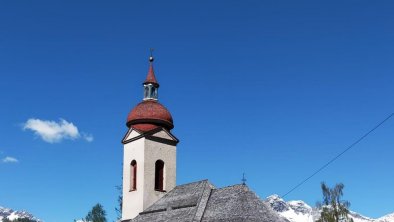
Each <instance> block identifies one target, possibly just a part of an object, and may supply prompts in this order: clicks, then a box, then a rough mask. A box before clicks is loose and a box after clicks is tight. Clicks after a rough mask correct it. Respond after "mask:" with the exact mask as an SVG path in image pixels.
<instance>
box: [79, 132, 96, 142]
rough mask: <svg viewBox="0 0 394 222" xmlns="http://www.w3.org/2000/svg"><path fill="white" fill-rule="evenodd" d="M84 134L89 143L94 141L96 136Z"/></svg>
mask: <svg viewBox="0 0 394 222" xmlns="http://www.w3.org/2000/svg"><path fill="white" fill-rule="evenodd" d="M82 135H83V138H84V139H85V140H86V141H88V142H89V143H90V142H93V140H94V137H93V135H92V134H86V133H83V134H82Z"/></svg>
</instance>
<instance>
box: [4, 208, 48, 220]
mask: <svg viewBox="0 0 394 222" xmlns="http://www.w3.org/2000/svg"><path fill="white" fill-rule="evenodd" d="M5 217H6V218H8V219H10V220H11V221H12V220H15V219H18V218H28V219H30V220H35V221H38V222H40V220H39V219H37V218H36V217H34V216H33V215H32V214H31V213H29V212H27V211H23V210H22V211H15V210H12V209H10V208H5V207H1V206H0V221H2V220H3V218H5Z"/></svg>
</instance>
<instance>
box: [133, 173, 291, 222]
mask: <svg viewBox="0 0 394 222" xmlns="http://www.w3.org/2000/svg"><path fill="white" fill-rule="evenodd" d="M148 221H149V222H178V221H188V222H225V221H226V222H241V221H245V222H246V221H250V222H274V221H275V222H285V220H284V219H282V218H280V217H279V216H278V214H277V213H276V212H274V211H273V210H272V209H271V208H270V207H269V206H268V205H266V203H264V202H263V201H262V200H261V199H260V198H259V197H258V196H257V195H256V194H255V193H254V192H252V191H250V190H249V188H248V187H247V186H246V185H234V186H229V187H224V188H219V189H216V188H215V187H214V186H213V185H212V184H211V183H209V181H208V180H203V181H198V182H194V183H189V184H184V185H180V186H176V187H175V188H174V189H173V190H171V191H170V192H168V193H167V194H166V195H165V196H164V197H162V198H161V199H159V200H158V201H157V202H156V203H154V204H153V205H152V206H150V207H148V208H147V209H146V210H144V211H143V212H142V213H140V215H138V216H137V217H136V218H134V219H133V220H131V221H130V222H148Z"/></svg>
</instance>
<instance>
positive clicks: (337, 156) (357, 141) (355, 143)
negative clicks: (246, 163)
mask: <svg viewBox="0 0 394 222" xmlns="http://www.w3.org/2000/svg"><path fill="white" fill-rule="evenodd" d="M393 116H394V113H391V114H390V115H388V116H387V117H386V118H385V119H384V120H383V121H381V122H380V123H379V124H377V125H376V126H375V127H374V128H372V129H371V130H370V131H368V132H367V133H366V134H364V135H363V136H362V137H360V138H359V139H358V140H356V141H355V142H354V143H352V144H351V145H350V146H348V147H347V148H346V149H345V150H344V151H342V152H341V153H339V154H338V155H336V156H335V157H334V158H332V159H331V160H330V161H328V162H327V163H326V164H324V165H323V166H322V167H320V168H319V169H318V170H316V171H315V172H314V173H312V175H310V176H309V177H307V178H306V179H304V180H303V181H301V182H300V183H299V184H297V185H296V186H294V187H293V188H292V189H290V190H289V191H288V192H287V193H285V194H284V195H282V198H283V197H285V196H287V195H288V194H289V193H291V192H293V191H294V190H295V189H297V188H298V187H300V186H301V185H302V184H304V183H305V182H307V181H308V180H309V179H311V178H312V177H314V176H315V175H316V174H318V173H319V172H320V171H322V170H323V169H324V168H326V167H327V166H328V165H330V164H331V163H332V162H334V161H335V160H336V159H338V158H339V157H340V156H342V155H343V154H344V153H346V152H347V151H348V150H350V149H351V148H353V147H354V146H355V145H357V144H358V143H359V142H361V141H362V140H363V139H365V137H367V136H368V135H369V134H371V133H372V132H373V131H375V130H376V129H377V128H379V127H380V126H381V125H383V123H385V122H386V121H387V120H389V119H390V118H391V117H393Z"/></svg>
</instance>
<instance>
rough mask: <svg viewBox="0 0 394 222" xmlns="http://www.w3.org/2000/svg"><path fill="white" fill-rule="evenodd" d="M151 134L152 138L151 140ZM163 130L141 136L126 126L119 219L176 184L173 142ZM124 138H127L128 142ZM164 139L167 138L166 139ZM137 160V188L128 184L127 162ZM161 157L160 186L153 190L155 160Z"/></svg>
mask: <svg viewBox="0 0 394 222" xmlns="http://www.w3.org/2000/svg"><path fill="white" fill-rule="evenodd" d="M149 138H150V139H149ZM152 138H153V139H154V140H152ZM170 139H172V137H171V136H170V134H169V133H168V132H165V131H164V130H162V131H159V132H157V133H155V134H154V135H150V136H148V138H147V137H142V136H141V135H140V134H139V133H138V132H136V131H134V130H132V129H130V132H129V133H128V135H127V136H126V138H125V139H124V158H123V206H122V220H129V219H133V218H134V217H136V216H138V214H139V213H140V212H142V211H143V210H145V209H146V208H148V207H149V206H150V205H152V204H153V203H154V202H156V201H157V200H158V199H160V198H161V197H162V196H164V195H165V194H166V192H168V191H170V190H172V189H173V188H174V187H175V185H176V145H174V144H176V143H172V144H171V143H169V142H168V141H170ZM128 140H130V141H129V142H128ZM166 141H167V142H166ZM133 160H135V161H136V162H137V189H136V190H134V191H132V190H130V187H131V165H130V164H131V162H132V161H133ZM157 160H162V161H164V176H163V177H164V183H163V184H164V190H165V191H166V192H162V191H155V189H154V188H155V163H156V161H157Z"/></svg>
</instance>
